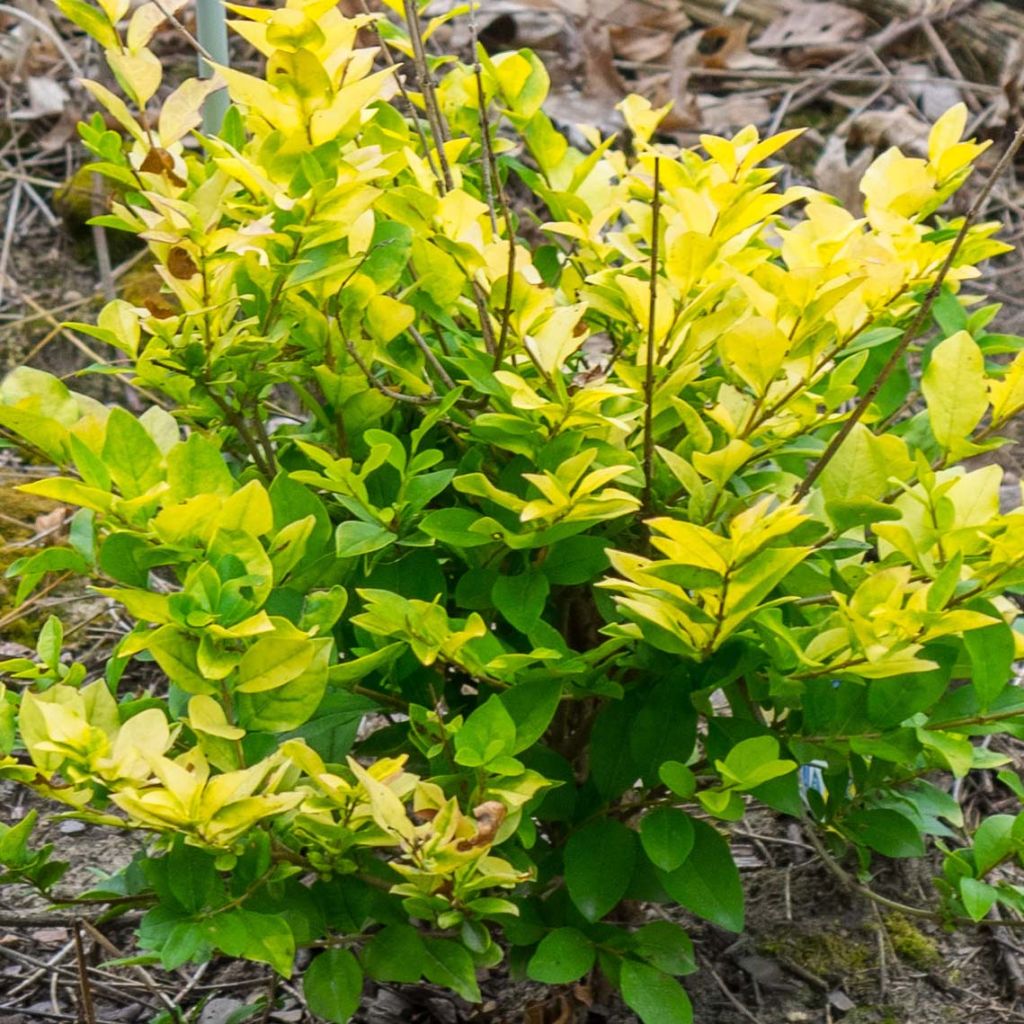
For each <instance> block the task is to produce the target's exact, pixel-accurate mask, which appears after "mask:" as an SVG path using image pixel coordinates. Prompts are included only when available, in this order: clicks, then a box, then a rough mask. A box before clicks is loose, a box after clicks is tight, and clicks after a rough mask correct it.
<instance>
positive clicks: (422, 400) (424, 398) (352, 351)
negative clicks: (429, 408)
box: [344, 338, 440, 405]
mask: <svg viewBox="0 0 1024 1024" xmlns="http://www.w3.org/2000/svg"><path fill="white" fill-rule="evenodd" d="M344 342H345V348H346V349H347V350H348V354H349V355H350V356H351V357H352V359H353V361H354V362H355V364H356V366H358V367H359V369H360V370H362V371H363V376H364V377H366V381H367V383H368V384H369V385H370V386H371V387H373V388H376V390H377V391H379V392H380V393H381V394H382V395H384V397H385V398H393V399H394V400H395V401H396V402H408V403H409V404H410V405H433V404H434V403H435V402H438V401H440V396H438V395H435V394H430V395H406V394H404V393H403V392H401V391H395V390H394V389H393V388H389V387H388V386H387V385H386V384H383V383H381V381H379V380H378V379H377V378H376V377H374V375H373V373H372V371H371V370H370V367H369V366H367V365H366V363H365V362H364V361H363V358H362V356H360V355H359V353H358V352H357V351H356V347H355V345H353V344H352V342H351V341H349V340H348V338H344Z"/></svg>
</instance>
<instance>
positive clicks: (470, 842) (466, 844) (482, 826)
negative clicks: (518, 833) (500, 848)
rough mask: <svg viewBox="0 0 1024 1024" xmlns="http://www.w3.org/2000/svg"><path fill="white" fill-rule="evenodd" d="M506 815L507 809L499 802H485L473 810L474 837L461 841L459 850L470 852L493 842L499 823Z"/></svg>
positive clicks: (499, 826)
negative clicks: (474, 822)
mask: <svg viewBox="0 0 1024 1024" xmlns="http://www.w3.org/2000/svg"><path fill="white" fill-rule="evenodd" d="M507 814H508V808H506V807H505V805H504V804H503V803H501V801H499V800H486V801H484V803H482V804H477V806H476V807H474V808H473V817H474V818H476V835H475V836H473V838H472V839H463V840H462V841H461V842H460V843H459V847H458V848H459V849H460V850H472V849H473V848H474V847H476V846H487V845H488V844H489V843H493V842H494V837H495V836H496V835H497V834H498V829H499V828H501V823H502V822H503V821H504V820H505V816H506V815H507Z"/></svg>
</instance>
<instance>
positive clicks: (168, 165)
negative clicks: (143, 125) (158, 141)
mask: <svg viewBox="0 0 1024 1024" xmlns="http://www.w3.org/2000/svg"><path fill="white" fill-rule="evenodd" d="M139 170H140V171H145V172H147V173H148V174H165V175H166V176H167V178H168V180H169V181H170V182H171V183H172V184H174V185H177V186H178V187H179V188H184V186H185V184H186V183H185V181H184V180H182V178H181V177H180V176H179V175H178V174H176V173H175V171H174V157H173V156H171V154H170V153H168V152H167V150H166V149H161V148H160V147H159V146H154V147H153V148H152V149H151V150H150V151H149V152H148V153H147V154H146V157H145V159H144V160H143V161H142V163H141V164H140V166H139Z"/></svg>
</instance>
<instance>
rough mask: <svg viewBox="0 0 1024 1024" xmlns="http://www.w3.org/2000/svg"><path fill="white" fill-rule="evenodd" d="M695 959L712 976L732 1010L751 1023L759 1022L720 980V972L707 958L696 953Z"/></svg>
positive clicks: (756, 1023)
mask: <svg viewBox="0 0 1024 1024" xmlns="http://www.w3.org/2000/svg"><path fill="white" fill-rule="evenodd" d="M697 960H698V962H699V963H700V965H701V967H702V968H704V970H705V971H707V972H708V974H710V975H711V978H712V980H713V981H714V983H715V984H716V985H717V986H718V988H719V991H720V992H721V993H722V995H723V996H725V998H726V999H727V1000H728V1001H729V1005H730V1006H731V1007H732V1008H733V1009H734V1010H735V1011H736V1012H737V1013H738V1014H740V1015H741V1016H742V1017H744V1018H746V1019H747V1020H749V1021H750V1022H751V1024H761V1020H760V1018H758V1017H755V1016H754V1014H753V1013H751V1012H750V1010H748V1009H747V1008H746V1007H745V1006H744V1005H743V1004H742V1003H741V1002H740V1001H739V1000H738V999H737V998H736V996H734V995H733V993H732V990H731V989H730V988H729V986H728V985H727V984H726V983H725V982H724V981H723V980H722V977H721V975H720V974H719V973H718V972H717V971H716V970H715V969H714V967H712V966H711V964H710V962H709V961H708V960H706V959H705V958H704V957H702V956H699V955H698V957H697Z"/></svg>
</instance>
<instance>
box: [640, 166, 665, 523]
mask: <svg viewBox="0 0 1024 1024" xmlns="http://www.w3.org/2000/svg"><path fill="white" fill-rule="evenodd" d="M660 218H661V157H659V156H655V158H654V200H653V202H652V203H651V263H650V275H651V285H650V304H649V307H648V316H647V319H648V323H647V365H646V367H645V373H644V451H643V470H644V490H643V500H642V506H641V507H642V508H643V515H644V516H649V515H650V514H651V512H652V508H651V486H652V479H651V477H652V475H653V472H654V330H655V319H656V313H657V307H658V229H659V226H660Z"/></svg>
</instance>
